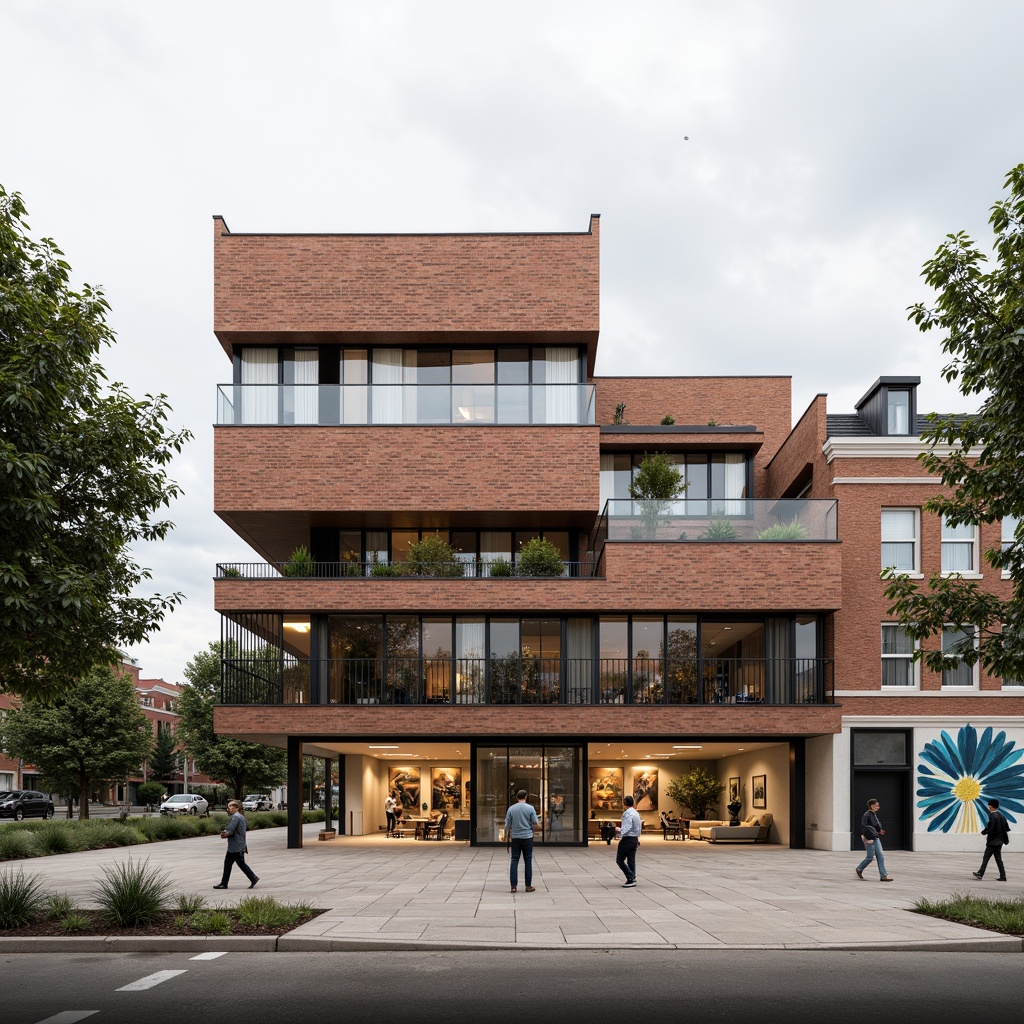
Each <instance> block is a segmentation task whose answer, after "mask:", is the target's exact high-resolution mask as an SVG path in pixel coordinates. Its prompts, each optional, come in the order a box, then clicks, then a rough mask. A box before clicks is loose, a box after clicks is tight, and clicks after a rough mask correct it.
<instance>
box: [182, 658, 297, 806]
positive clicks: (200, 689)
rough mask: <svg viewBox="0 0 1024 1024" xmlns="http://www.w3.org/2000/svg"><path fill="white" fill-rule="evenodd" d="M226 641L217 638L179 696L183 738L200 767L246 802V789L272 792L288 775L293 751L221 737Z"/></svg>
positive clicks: (188, 672) (194, 663)
mask: <svg viewBox="0 0 1024 1024" xmlns="http://www.w3.org/2000/svg"><path fill="white" fill-rule="evenodd" d="M221 651H222V644H221V643H220V642H214V643H211V644H210V645H209V647H208V648H207V649H206V650H205V651H200V652H199V653H198V654H197V655H196V656H195V657H194V658H193V659H192V660H191V661H190V662H189V663H188V665H187V666H186V667H185V677H186V679H188V682H189V685H188V686H186V687H185V688H184V689H183V690H182V693H181V696H180V697H179V698H178V702H177V707H178V713H179V715H180V722H179V725H178V733H177V735H178V739H179V740H180V741H181V743H182V745H183V746H184V748H185V751H186V753H187V754H188V756H189V757H190V758H193V759H194V760H195V762H196V767H197V768H198V769H199V771H201V772H202V773H203V774H204V775H208V776H209V777H210V778H211V779H217V780H219V781H221V782H224V783H226V784H227V785H228V786H229V787H230V788H231V789H232V790H233V792H234V795H235V797H236V798H237V799H239V800H241V799H242V797H243V796H244V795H245V793H246V792H247V791H248V792H253V793H261V792H269V791H270V790H271V789H274V788H275V787H276V786H280V785H281V784H282V783H283V782H284V780H285V776H286V774H287V752H286V751H284V750H281V749H279V748H278V747H267V746H264V745H263V744H262V743H249V742H247V741H245V740H236V739H231V738H230V737H227V736H218V735H217V734H216V733H215V732H214V728H213V711H214V708H216V706H217V705H218V704H219V703H220V665H221Z"/></svg>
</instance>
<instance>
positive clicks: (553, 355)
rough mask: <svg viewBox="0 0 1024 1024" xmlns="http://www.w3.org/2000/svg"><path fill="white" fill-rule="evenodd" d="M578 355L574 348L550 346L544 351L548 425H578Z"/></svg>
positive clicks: (546, 420)
mask: <svg viewBox="0 0 1024 1024" xmlns="http://www.w3.org/2000/svg"><path fill="white" fill-rule="evenodd" d="M577 359H578V354H577V352H576V349H574V348H568V347H565V348H558V347H554V346H549V347H548V348H546V349H545V350H544V363H545V384H546V385H547V386H546V387H545V389H544V390H545V392H546V396H545V403H544V406H545V408H544V412H545V417H544V421H545V422H546V423H576V422H578V420H579V412H578V410H577V400H578V397H579V396H578V394H577V392H578V391H579V388H576V387H569V386H568V385H572V384H578V383H579V371H578V368H577Z"/></svg>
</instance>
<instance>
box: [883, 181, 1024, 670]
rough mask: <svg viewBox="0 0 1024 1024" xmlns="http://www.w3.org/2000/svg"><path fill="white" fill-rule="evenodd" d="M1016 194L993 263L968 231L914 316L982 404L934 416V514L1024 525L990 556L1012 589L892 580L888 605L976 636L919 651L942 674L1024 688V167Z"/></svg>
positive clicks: (993, 219)
mask: <svg viewBox="0 0 1024 1024" xmlns="http://www.w3.org/2000/svg"><path fill="white" fill-rule="evenodd" d="M1004 187H1005V189H1007V190H1008V195H1007V196H1006V197H1005V198H1003V199H1000V200H999V201H997V202H996V203H995V205H994V206H993V207H992V209H991V215H990V217H989V223H990V224H991V226H992V231H993V235H994V240H993V255H992V259H991V260H990V258H989V256H988V255H986V253H984V252H983V251H982V250H980V249H979V248H977V247H976V246H975V244H974V242H973V241H972V240H971V239H970V238H969V237H968V236H967V235H966V234H965V233H964V232H962V231H960V232H957V233H956V234H952V235H947V236H946V240H945V241H944V242H943V243H942V245H941V246H940V247H939V249H938V250H937V251H936V253H935V255H934V256H933V257H932V259H930V260H928V262H927V263H925V265H924V270H923V272H922V276H923V277H924V279H925V281H927V283H928V284H929V285H930V286H931V287H932V288H934V289H935V290H936V292H937V293H938V294H937V298H936V301H935V304H934V305H933V306H926V305H925V304H924V303H918V304H916V305H914V306H912V307H910V319H912V320H913V321H914V322H915V323H916V324H917V325H918V327H919V328H920V329H921V330H922V331H931V330H938V331H942V332H943V333H944V335H945V337H944V338H943V341H942V348H943V351H944V352H946V353H947V354H948V355H949V356H950V357H951V358H950V362H949V363H948V365H947V366H946V367H945V368H944V369H943V371H942V372H943V376H944V377H945V379H946V380H947V381H951V382H952V381H957V382H959V387H960V390H961V392H962V393H963V394H964V395H967V396H973V395H978V396H982V402H981V408H980V409H979V411H978V413H977V415H974V416H968V417H962V416H959V417H958V416H948V417H945V418H940V417H937V416H934V415H932V416H929V417H928V426H927V429H926V430H925V431H924V433H923V434H922V440H923V441H924V442H925V444H926V445H927V446H928V447H927V450H926V451H924V452H922V454H921V455H920V456H919V458H920V460H921V462H922V463H923V464H924V466H925V468H926V469H927V470H928V471H929V472H931V473H935V474H937V475H938V476H939V477H940V478H941V480H942V482H943V484H944V485H945V486H946V487H947V488H949V489H950V491H949V493H947V494H945V495H942V496H940V497H936V498H933V499H932V500H930V501H929V502H927V503H926V505H925V508H926V509H927V510H928V511H931V512H934V513H936V514H938V515H942V516H945V517H946V519H947V521H948V522H949V523H950V524H951V525H962V524H966V523H973V524H977V523H993V522H999V521H1000V520H1003V519H1005V518H1007V517H1011V516H1012V517H1016V520H1017V527H1016V533H1015V537H1014V539H1013V542H1012V543H1011V544H1010V545H1009V546H1008V547H1007V548H1006V549H1005V550H1002V549H999V548H996V549H993V550H989V551H986V552H985V553H984V557H985V559H986V561H987V562H988V564H989V565H991V566H992V568H993V569H994V570H996V572H997V573H999V572H1003V573H1006V574H1008V576H1009V577H1010V579H1011V580H1012V591H1013V593H1012V596H1011V597H1010V598H1009V599H1006V600H1001V599H999V598H998V597H996V596H995V595H993V594H991V593H988V592H986V591H985V590H983V589H982V588H981V587H980V586H979V585H978V583H976V582H974V581H971V580H964V579H960V578H958V577H942V576H941V575H940V576H935V577H933V578H932V579H931V580H930V581H929V583H928V587H927V588H920V587H919V586H918V585H917V584H915V583H914V582H913V581H912V580H910V579H908V578H906V577H905V576H897V575H896V574H895V573H894V572H892V571H887V572H886V573H885V574H883V575H884V576H885V577H886V578H887V579H888V580H889V582H888V585H887V587H886V591H885V594H886V597H887V598H888V599H889V600H890V601H891V602H892V607H891V609H890V614H892V615H893V616H894V617H895V618H896V619H897V620H898V621H899V623H900V624H901V626H902V627H903V628H904V629H905V630H906V631H907V632H908V633H909V634H910V635H911V636H913V637H914V638H915V639H917V640H925V639H927V638H929V637H932V636H935V635H940V634H941V632H942V628H943V626H944V625H946V624H952V625H955V626H965V625H973V626H975V627H977V629H978V631H979V643H978V646H977V648H976V649H975V648H974V646H973V644H972V645H969V646H967V647H966V648H965V649H962V650H958V651H953V652H947V654H946V656H945V657H944V656H943V654H942V652H941V651H935V650H928V651H922V652H918V654H917V655H916V656H917V657H920V658H921V659H922V660H923V661H924V662H925V664H926V665H927V666H928V667H929V668H930V669H932V670H933V671H941V670H942V668H944V667H950V666H951V665H953V664H955V662H956V661H957V660H959V659H962V660H963V661H965V662H967V663H968V664H974V663H975V662H977V661H980V662H981V663H982V665H984V667H985V669H986V670H987V671H988V672H990V673H991V674H992V675H996V676H1003V677H1007V678H1014V679H1024V164H1018V165H1017V166H1016V167H1014V168H1013V170H1011V171H1010V172H1009V174H1008V175H1007V178H1006V183H1005V186H1004Z"/></svg>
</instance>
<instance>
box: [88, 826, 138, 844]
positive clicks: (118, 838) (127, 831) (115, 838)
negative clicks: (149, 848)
mask: <svg viewBox="0 0 1024 1024" xmlns="http://www.w3.org/2000/svg"><path fill="white" fill-rule="evenodd" d="M99 835H100V838H102V839H104V840H105V842H104V844H103V845H104V846H142V845H143V844H145V843H148V842H149V837H148V836H147V835H146V834H145V833H144V832H141V831H139V829H137V828H136V827H135V826H134V825H119V826H116V827H115V828H111V829H107V830H106V834H103V833H99Z"/></svg>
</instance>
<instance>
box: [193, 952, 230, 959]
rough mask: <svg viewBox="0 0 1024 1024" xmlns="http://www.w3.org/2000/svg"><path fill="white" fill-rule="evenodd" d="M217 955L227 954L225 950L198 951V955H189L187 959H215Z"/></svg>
mask: <svg viewBox="0 0 1024 1024" xmlns="http://www.w3.org/2000/svg"><path fill="white" fill-rule="evenodd" d="M219 956H227V950H224V951H223V952H221V953H200V954H199V956H190V957H189V960H216V959H217V957H219Z"/></svg>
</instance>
